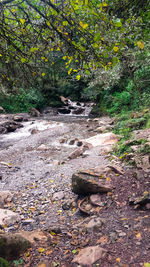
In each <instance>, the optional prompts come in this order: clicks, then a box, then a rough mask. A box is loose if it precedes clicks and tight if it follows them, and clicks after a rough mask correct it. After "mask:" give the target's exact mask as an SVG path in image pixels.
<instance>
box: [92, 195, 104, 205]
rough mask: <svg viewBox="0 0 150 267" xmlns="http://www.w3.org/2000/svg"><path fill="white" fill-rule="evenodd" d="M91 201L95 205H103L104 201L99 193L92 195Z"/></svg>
mask: <svg viewBox="0 0 150 267" xmlns="http://www.w3.org/2000/svg"><path fill="white" fill-rule="evenodd" d="M90 202H91V204H92V205H95V206H101V204H102V201H101V197H100V195H99V194H94V195H91V196H90Z"/></svg>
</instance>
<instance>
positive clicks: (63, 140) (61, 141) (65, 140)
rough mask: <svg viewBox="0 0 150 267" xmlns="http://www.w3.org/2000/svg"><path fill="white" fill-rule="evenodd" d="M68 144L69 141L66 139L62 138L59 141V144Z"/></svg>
mask: <svg viewBox="0 0 150 267" xmlns="http://www.w3.org/2000/svg"><path fill="white" fill-rule="evenodd" d="M66 142H67V139H66V138H61V139H59V143H60V144H64V143H66Z"/></svg>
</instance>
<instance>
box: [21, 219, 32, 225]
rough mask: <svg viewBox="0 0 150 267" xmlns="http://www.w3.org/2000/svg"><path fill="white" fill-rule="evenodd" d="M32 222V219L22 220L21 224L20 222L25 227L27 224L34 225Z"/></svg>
mask: <svg viewBox="0 0 150 267" xmlns="http://www.w3.org/2000/svg"><path fill="white" fill-rule="evenodd" d="M34 222H35V221H34V220H33V219H27V220H24V221H23V222H22V225H23V226H25V225H29V224H32V225H33V224H34Z"/></svg>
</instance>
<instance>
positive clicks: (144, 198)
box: [129, 192, 150, 205]
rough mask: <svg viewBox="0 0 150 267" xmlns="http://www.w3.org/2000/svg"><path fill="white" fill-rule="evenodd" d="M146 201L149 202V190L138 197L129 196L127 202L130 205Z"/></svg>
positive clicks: (142, 203)
mask: <svg viewBox="0 0 150 267" xmlns="http://www.w3.org/2000/svg"><path fill="white" fill-rule="evenodd" d="M147 203H150V194H149V192H146V193H145V194H143V195H142V196H141V197H138V198H129V204H130V205H137V204H138V205H146V204H147Z"/></svg>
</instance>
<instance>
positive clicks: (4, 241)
mask: <svg viewBox="0 0 150 267" xmlns="http://www.w3.org/2000/svg"><path fill="white" fill-rule="evenodd" d="M30 247H31V243H30V242H29V241H28V240H27V239H25V238H24V237H22V236H21V235H19V234H1V235H0V257H3V258H5V259H7V260H15V259H17V258H19V256H20V254H21V253H23V252H25V251H26V250H27V249H28V248H30Z"/></svg>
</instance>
